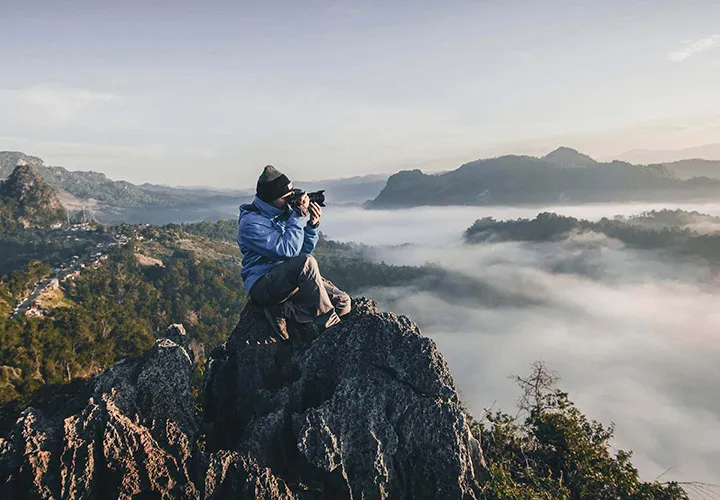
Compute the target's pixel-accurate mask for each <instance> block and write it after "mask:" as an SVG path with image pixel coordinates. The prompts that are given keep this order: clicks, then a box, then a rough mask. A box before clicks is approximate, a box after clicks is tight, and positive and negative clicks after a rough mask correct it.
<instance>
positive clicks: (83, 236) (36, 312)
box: [11, 222, 143, 317]
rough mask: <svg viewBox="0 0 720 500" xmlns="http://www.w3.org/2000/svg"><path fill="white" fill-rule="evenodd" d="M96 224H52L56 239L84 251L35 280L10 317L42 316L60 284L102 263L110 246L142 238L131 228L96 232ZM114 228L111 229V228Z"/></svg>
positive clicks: (111, 247) (125, 243)
mask: <svg viewBox="0 0 720 500" xmlns="http://www.w3.org/2000/svg"><path fill="white" fill-rule="evenodd" d="M97 229H98V224H96V223H93V222H83V223H78V224H72V225H70V226H67V227H64V228H63V227H62V226H57V227H53V230H54V232H56V234H54V235H53V236H54V237H56V238H64V239H66V240H68V241H69V242H72V243H75V244H77V246H78V247H82V248H84V252H78V253H79V255H73V256H72V257H70V258H69V259H67V260H66V261H65V262H61V263H59V264H58V265H56V266H55V267H54V268H53V270H52V275H50V276H48V277H46V278H44V279H42V280H40V281H38V282H37V283H35V285H34V288H33V289H32V290H31V291H30V293H29V294H28V295H27V296H26V297H23V298H22V299H21V300H20V301H18V303H17V304H16V305H15V307H14V308H13V310H12V313H11V316H12V317H16V316H20V315H25V316H28V317H33V316H44V315H45V313H46V312H47V311H46V308H45V307H44V306H45V305H46V302H47V301H48V300H47V299H49V298H51V297H52V296H53V295H54V294H57V293H58V292H60V289H61V284H62V283H64V282H66V281H68V280H73V279H75V278H77V277H79V276H80V275H81V274H82V273H83V272H84V271H85V270H87V269H94V268H97V267H98V266H100V265H102V263H103V261H105V260H106V259H107V257H108V256H107V252H108V251H110V250H111V249H113V248H117V247H123V246H125V245H127V244H128V243H129V242H130V241H132V240H133V239H143V236H138V235H137V234H135V232H134V231H131V232H130V233H129V234H128V233H126V232H123V231H119V230H118V229H119V228H108V230H107V231H97ZM113 229H114V230H113Z"/></svg>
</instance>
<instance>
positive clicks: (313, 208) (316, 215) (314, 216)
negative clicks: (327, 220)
mask: <svg viewBox="0 0 720 500" xmlns="http://www.w3.org/2000/svg"><path fill="white" fill-rule="evenodd" d="M308 208H309V210H310V225H311V226H312V227H315V226H317V225H318V224H319V223H320V217H322V207H321V206H320V205H318V204H317V203H315V202H314V201H311V202H310V205H309V206H308Z"/></svg>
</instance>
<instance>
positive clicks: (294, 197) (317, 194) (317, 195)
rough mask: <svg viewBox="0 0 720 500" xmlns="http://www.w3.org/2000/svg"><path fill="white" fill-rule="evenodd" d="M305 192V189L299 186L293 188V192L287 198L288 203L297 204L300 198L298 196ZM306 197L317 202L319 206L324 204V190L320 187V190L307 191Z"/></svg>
mask: <svg viewBox="0 0 720 500" xmlns="http://www.w3.org/2000/svg"><path fill="white" fill-rule="evenodd" d="M303 194H305V191H303V190H302V189H299V188H295V189H293V194H291V195H290V197H289V198H288V203H289V204H290V205H292V206H293V207H294V206H297V202H298V200H299V199H300V197H301V196H302V195H303ZM307 195H308V198H310V201H312V202H315V203H317V204H318V205H320V206H321V207H324V206H325V190H324V189H321V190H320V191H314V192H312V193H308V194H307Z"/></svg>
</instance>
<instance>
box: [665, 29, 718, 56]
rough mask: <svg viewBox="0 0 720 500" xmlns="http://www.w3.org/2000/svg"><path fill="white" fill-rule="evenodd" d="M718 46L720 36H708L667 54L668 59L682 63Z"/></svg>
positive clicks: (687, 43)
mask: <svg viewBox="0 0 720 500" xmlns="http://www.w3.org/2000/svg"><path fill="white" fill-rule="evenodd" d="M718 44H720V34H714V35H710V36H706V37H705V38H701V39H699V40H694V41H691V42H686V43H684V44H683V45H682V47H680V48H678V49H676V50H673V51H672V52H669V53H668V54H667V58H668V59H669V60H670V61H673V62H682V61H684V60H685V59H687V58H689V57H693V56H695V55H697V54H699V53H700V52H705V51H706V50H709V49H711V48H713V47H715V46H717V45H718Z"/></svg>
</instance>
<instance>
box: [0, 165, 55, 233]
mask: <svg viewBox="0 0 720 500" xmlns="http://www.w3.org/2000/svg"><path fill="white" fill-rule="evenodd" d="M0 201H2V202H3V203H4V204H5V205H7V206H9V207H10V208H11V210H12V212H13V215H14V216H15V218H16V219H17V220H19V221H20V222H21V223H22V224H23V225H25V226H48V225H51V224H54V223H58V222H59V223H62V222H65V221H66V220H67V213H66V212H65V208H64V207H63V206H62V204H61V203H60V200H59V199H58V197H57V195H56V194H55V191H53V189H52V188H51V187H50V186H49V185H48V184H47V183H46V182H45V181H43V180H42V179H41V178H40V176H39V175H38V173H37V172H36V171H35V169H34V168H33V167H32V165H30V164H29V163H27V162H26V161H24V160H20V164H18V165H17V166H16V167H15V169H14V170H13V172H12V174H10V177H8V178H7V179H6V180H5V181H3V182H2V183H0Z"/></svg>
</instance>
